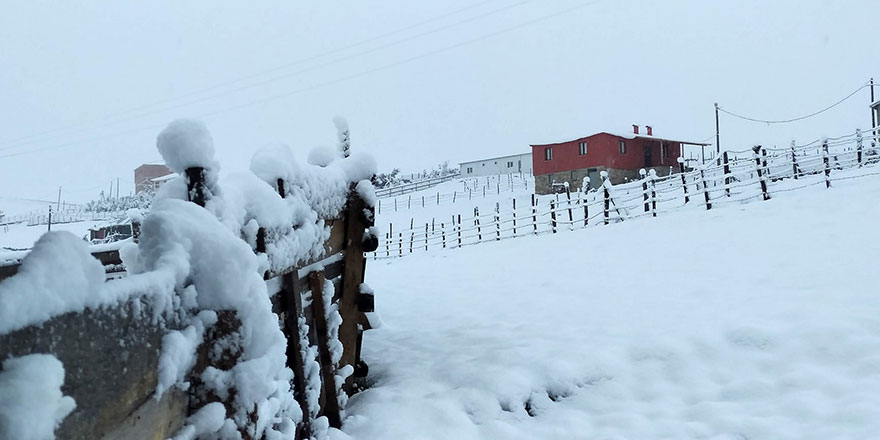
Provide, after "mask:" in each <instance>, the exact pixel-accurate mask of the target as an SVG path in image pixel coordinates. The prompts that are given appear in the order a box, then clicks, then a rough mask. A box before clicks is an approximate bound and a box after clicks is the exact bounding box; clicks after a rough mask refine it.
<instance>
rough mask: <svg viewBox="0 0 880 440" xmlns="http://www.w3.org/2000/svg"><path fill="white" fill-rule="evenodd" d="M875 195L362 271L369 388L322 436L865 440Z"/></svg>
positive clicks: (519, 242) (869, 408) (876, 180)
mask: <svg viewBox="0 0 880 440" xmlns="http://www.w3.org/2000/svg"><path fill="white" fill-rule="evenodd" d="M878 193H880V177H878V176H870V177H866V178H862V179H856V180H848V181H841V182H837V183H835V185H834V186H833V187H832V188H831V189H828V190H826V189H824V188H821V187H817V186H814V187H812V188H811V189H805V190H800V191H792V192H786V193H780V194H777V195H776V196H775V197H774V198H773V199H772V200H770V201H767V202H755V203H750V204H745V205H740V204H730V205H721V206H718V207H716V208H715V209H713V210H712V211H708V212H707V211H705V210H684V211H678V212H671V213H668V214H664V215H663V216H661V217H658V218H656V219H651V218H641V219H634V220H631V221H626V222H623V223H620V224H615V225H610V226H607V227H597V228H591V229H583V230H576V231H572V232H569V231H565V232H563V233H559V234H556V235H552V234H551V235H539V236H535V237H522V238H519V239H515V240H503V241H500V242H497V243H493V242H490V243H485V244H481V245H478V246H468V247H464V248H461V249H454V250H446V251H441V252H429V253H416V254H413V255H410V256H407V257H406V258H401V259H388V260H377V261H372V260H371V262H370V264H369V268H368V271H367V282H368V283H369V284H370V285H371V286H373V287H374V288H375V289H376V291H377V296H376V298H377V310H379V311H380V312H381V314H382V317H383V320H384V325H383V327H382V328H380V329H378V330H374V331H371V332H369V333H368V334H367V335H366V336H365V344H364V347H365V352H364V357H365V359H366V360H367V362H368V363H369V364H370V368H371V371H370V374H371V377H373V378H374V381H375V382H374V384H373V386H372V388H370V389H368V390H366V391H364V392H362V393H360V394H358V395H356V396H355V397H354V398H352V400H351V402H350V406H349V408H348V415H349V416H350V417H349V418H348V419H347V420H346V422H345V425H344V426H343V431H344V432H345V434H340V433H337V436H336V437H337V438H354V439H374V438H382V439H413V438H419V439H433V438H436V439H441V438H444V439H445V438H456V439H489V438H504V439H532V438H674V439H683V438H702V439H710V438H711V439H745V438H749V439H759V438H766V439H811V438H815V439H829V438H871V437H873V436H874V435H875V434H876V432H878V430H880V422H878V420H877V418H876V417H875V415H876V414H877V413H878V412H880V397H878V396H880V375H878V371H880V357H878V355H877V353H880V324H878V320H877V316H880V298H878V297H877V295H876V292H877V281H876V279H875V276H874V273H875V271H876V262H877V257H878V256H880V253H878V251H877V249H880V237H878V234H877V224H878V219H880V205H878V204H877V203H876V200H877V198H876V195H877V194H878ZM414 280H418V281H417V282H414Z"/></svg>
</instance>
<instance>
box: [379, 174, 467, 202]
mask: <svg viewBox="0 0 880 440" xmlns="http://www.w3.org/2000/svg"><path fill="white" fill-rule="evenodd" d="M457 178H458V174H457V173H456V174H447V175H445V176H440V177H429V178H427V179H418V180H414V181H412V182H407V183H404V184H401V185H395V186H389V187H385V188H379V189H377V190H376V197H379V198H387V197H392V196H395V195H397V196H399V195H402V194H409V193H413V192H416V191H423V190H426V189H428V188H433V187H435V186H437V185H439V184H441V183H444V182H449V181H450V180H455V179H457Z"/></svg>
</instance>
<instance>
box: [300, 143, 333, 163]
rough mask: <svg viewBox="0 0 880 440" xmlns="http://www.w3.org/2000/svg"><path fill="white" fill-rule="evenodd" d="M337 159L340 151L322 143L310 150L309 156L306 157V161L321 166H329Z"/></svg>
mask: <svg viewBox="0 0 880 440" xmlns="http://www.w3.org/2000/svg"><path fill="white" fill-rule="evenodd" d="M336 159H339V153H337V152H336V151H335V150H334V149H333V148H331V147H328V146H326V145H321V146H318V147H315V148H313V149H312V150H311V151H309V157H308V158H306V162H308V163H309V164H311V165H315V166H319V167H327V166H328V165H330V164H331V163H333V161H335V160H336Z"/></svg>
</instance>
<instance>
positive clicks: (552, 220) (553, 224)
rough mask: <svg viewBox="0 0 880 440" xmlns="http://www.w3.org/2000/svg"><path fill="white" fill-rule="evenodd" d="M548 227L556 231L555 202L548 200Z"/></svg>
mask: <svg viewBox="0 0 880 440" xmlns="http://www.w3.org/2000/svg"><path fill="white" fill-rule="evenodd" d="M550 227H551V228H552V229H553V233H554V234H555V233H556V202H555V201H553V200H550Z"/></svg>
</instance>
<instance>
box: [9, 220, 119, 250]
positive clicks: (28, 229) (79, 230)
mask: <svg viewBox="0 0 880 440" xmlns="http://www.w3.org/2000/svg"><path fill="white" fill-rule="evenodd" d="M104 223H106V222H104V221H94V222H75V223H60V224H53V225H52V230H53V231H70V232H72V233H73V234H74V235H76V236H77V237H84V236H86V235H87V234H88V233H89V228H93V227H97V226H98V225H100V224H104ZM47 229H48V228H47V226H46V225H36V226H28V225H27V224H25V223H16V224H12V225H5V226H0V248H11V249H29V248H31V247H33V245H34V243H36V242H37V240H39V239H40V237H42V236H43V234H45V233H46V231H47ZM0 252H2V251H0Z"/></svg>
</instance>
